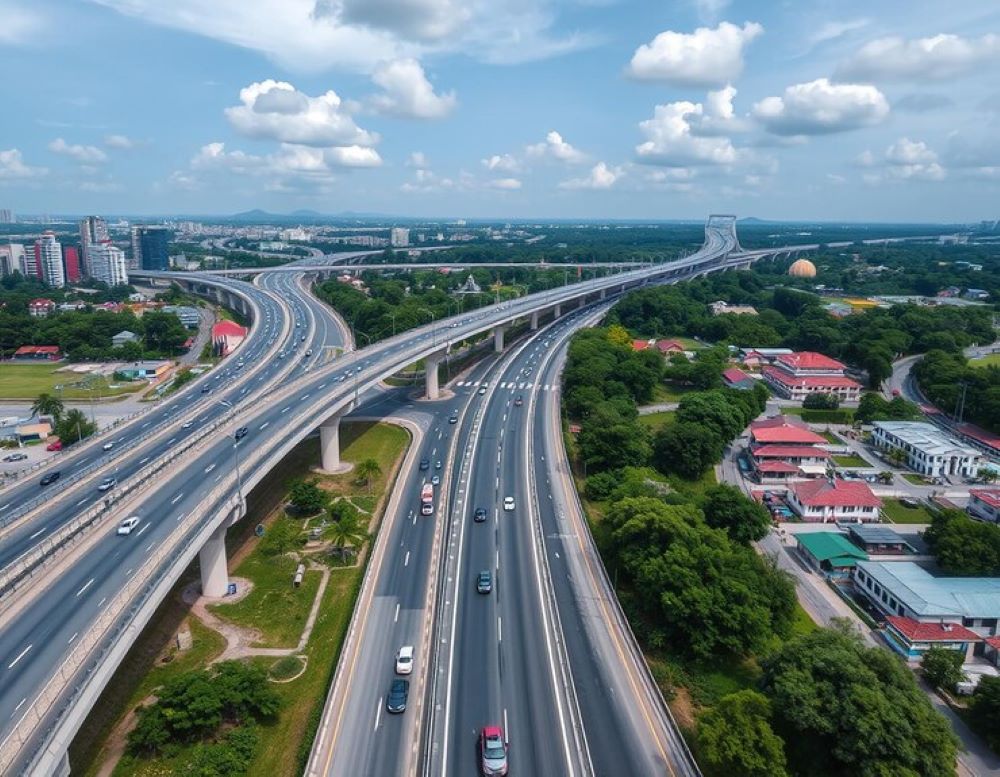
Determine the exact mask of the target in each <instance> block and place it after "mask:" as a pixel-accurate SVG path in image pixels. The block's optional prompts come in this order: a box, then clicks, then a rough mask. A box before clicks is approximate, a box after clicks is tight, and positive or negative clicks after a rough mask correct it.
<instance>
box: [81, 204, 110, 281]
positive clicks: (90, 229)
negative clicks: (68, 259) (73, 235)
mask: <svg viewBox="0 0 1000 777" xmlns="http://www.w3.org/2000/svg"><path fill="white" fill-rule="evenodd" d="M110 239H111V235H110V234H108V222H106V221H105V220H104V219H102V218H101V217H100V216H87V217H86V218H85V219H83V220H82V221H81V222H80V248H81V249H82V250H81V251H80V257H81V258H82V260H83V267H82V268H81V269H82V270H83V274H84V275H87V276H90V275H92V274H93V273H92V272H91V270H90V255H89V251H90V248H91V246H93V245H95V244H97V243H103V242H104V241H105V240H110Z"/></svg>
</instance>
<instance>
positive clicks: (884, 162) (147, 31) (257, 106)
mask: <svg viewBox="0 0 1000 777" xmlns="http://www.w3.org/2000/svg"><path fill="white" fill-rule="evenodd" d="M0 63H2V72H3V73H4V76H5V77H4V79H3V87H2V89H0V95H2V101H0V113H2V115H3V117H4V119H3V121H2V124H0V208H10V209H12V210H14V211H15V212H16V213H23V214H39V213H50V214H83V213H95V214H107V215H114V214H123V213H124V214H159V215H169V214H192V215H198V214H204V215H211V214H228V213H234V212H237V211H242V210H247V209H251V208H263V209H266V210H269V211H273V212H281V213H286V212H290V211H293V210H296V209H312V210H317V211H320V212H322V213H338V212H343V211H354V212H370V213H383V214H392V215H398V216H408V217H427V218H444V217H447V218H499V219H505V218H512V219H513V218H517V219H545V218H568V219H573V218H580V219H584V218H586V219H701V218H704V217H705V216H706V215H707V214H709V213H735V214H737V215H739V216H741V217H748V216H753V217H757V218H766V219H776V220H826V221H842V220H847V221H883V222H889V221H894V222H928V221H936V222H971V221H978V220H980V219H996V218H1000V4H998V3H997V2H996V1H995V0H962V2H948V3H945V2H931V1H930V0H905V1H904V0H880V1H879V2H874V3H873V2H870V0H868V1H867V2H859V1H858V0H836V1H834V0H813V1H811V2H808V3H803V2H792V1H791V0H785V1H784V2H782V1H780V0H768V1H767V2H765V0H753V1H752V2H751V1H750V0H745V1H743V2H741V1H740V0H731V1H727V0H674V1H673V2H668V1H667V0H169V2H167V1H166V0H0Z"/></svg>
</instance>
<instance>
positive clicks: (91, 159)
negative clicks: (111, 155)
mask: <svg viewBox="0 0 1000 777" xmlns="http://www.w3.org/2000/svg"><path fill="white" fill-rule="evenodd" d="M49 151H51V152H52V153H54V154H62V155H63V156H68V157H69V158H70V159H74V160H76V161H77V162H80V163H82V164H95V163H97V162H106V161H107V160H108V155H107V154H105V153H104V152H103V151H101V149H99V148H98V147H97V146H83V145H79V144H73V143H67V142H66V141H65V140H63V139H62V138H56V139H55V140H53V141H52V142H51V143H49Z"/></svg>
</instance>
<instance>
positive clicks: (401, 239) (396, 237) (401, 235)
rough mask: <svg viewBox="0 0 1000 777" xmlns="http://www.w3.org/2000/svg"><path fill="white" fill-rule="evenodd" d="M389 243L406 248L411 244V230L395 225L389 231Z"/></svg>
mask: <svg viewBox="0 0 1000 777" xmlns="http://www.w3.org/2000/svg"><path fill="white" fill-rule="evenodd" d="M389 243H390V245H392V246H394V247H395V248H405V247H406V246H408V245H409V244H410V230H408V229H404V228H403V227H393V228H392V231H391V232H390V233H389Z"/></svg>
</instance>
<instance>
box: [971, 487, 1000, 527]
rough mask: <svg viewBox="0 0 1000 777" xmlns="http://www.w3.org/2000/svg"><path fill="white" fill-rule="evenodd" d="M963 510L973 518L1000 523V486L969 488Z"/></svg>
mask: <svg viewBox="0 0 1000 777" xmlns="http://www.w3.org/2000/svg"><path fill="white" fill-rule="evenodd" d="M965 510H966V512H968V513H969V515H971V516H972V517H973V518H979V519H980V520H983V521H990V522H991V523H1000V488H970V489H969V503H968V504H967V505H966V507H965Z"/></svg>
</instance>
